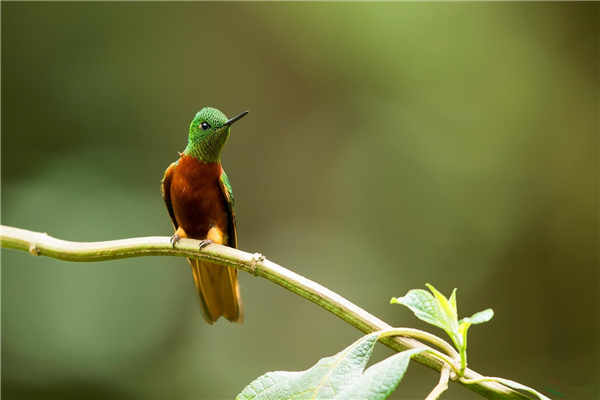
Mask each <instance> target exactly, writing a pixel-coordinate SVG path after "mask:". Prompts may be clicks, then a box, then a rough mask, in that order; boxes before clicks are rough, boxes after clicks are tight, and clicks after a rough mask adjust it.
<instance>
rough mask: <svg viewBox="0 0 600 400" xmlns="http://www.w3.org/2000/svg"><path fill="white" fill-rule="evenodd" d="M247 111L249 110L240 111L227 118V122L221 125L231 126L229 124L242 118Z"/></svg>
mask: <svg viewBox="0 0 600 400" xmlns="http://www.w3.org/2000/svg"><path fill="white" fill-rule="evenodd" d="M249 112H250V111H244V112H243V113H241V114H240V115H238V116H237V117H233V118H231V119H229V120H228V121H227V122H225V125H223V126H231V124H233V123H234V122H235V121H237V120H238V119H242V118H244V117H245V116H246V114H248V113H249Z"/></svg>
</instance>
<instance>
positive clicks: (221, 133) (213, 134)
mask: <svg viewBox="0 0 600 400" xmlns="http://www.w3.org/2000/svg"><path fill="white" fill-rule="evenodd" d="M203 123H207V124H208V126H209V128H208V129H206V130H203V129H202V124H203ZM226 123H227V117H226V116H225V114H223V113H222V112H221V111H219V110H217V109H214V108H210V107H206V108H203V109H202V110H200V111H199V112H198V114H196V117H195V118H194V120H193V121H192V123H191V124H190V134H189V137H188V145H187V147H186V148H185V150H184V151H183V154H185V155H187V156H192V157H195V158H197V159H198V160H200V161H202V162H205V163H207V162H220V160H221V150H223V147H224V146H225V143H227V139H228V138H229V132H230V130H231V128H230V126H229V125H225V124H226ZM205 126H206V125H205Z"/></svg>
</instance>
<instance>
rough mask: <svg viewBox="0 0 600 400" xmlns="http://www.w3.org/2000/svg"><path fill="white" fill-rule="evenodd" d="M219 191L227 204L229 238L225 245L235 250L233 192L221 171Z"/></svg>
mask: <svg viewBox="0 0 600 400" xmlns="http://www.w3.org/2000/svg"><path fill="white" fill-rule="evenodd" d="M221 191H222V192H223V196H224V197H225V200H226V202H227V222H228V223H227V226H228V228H227V230H228V232H227V236H229V242H228V243H227V245H228V246H229V247H233V248H234V249H237V228H236V225H235V207H234V204H233V190H232V189H231V184H230V183H229V178H227V174H226V173H225V171H223V169H221Z"/></svg>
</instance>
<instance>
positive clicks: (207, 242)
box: [198, 239, 213, 250]
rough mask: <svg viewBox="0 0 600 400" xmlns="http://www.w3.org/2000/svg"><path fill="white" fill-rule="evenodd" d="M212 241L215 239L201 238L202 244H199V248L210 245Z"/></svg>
mask: <svg viewBox="0 0 600 400" xmlns="http://www.w3.org/2000/svg"><path fill="white" fill-rule="evenodd" d="M211 243H213V241H212V240H210V239H204V240H201V241H200V244H199V245H198V250H202V249H203V248H204V247H206V246H208V245H209V244H211Z"/></svg>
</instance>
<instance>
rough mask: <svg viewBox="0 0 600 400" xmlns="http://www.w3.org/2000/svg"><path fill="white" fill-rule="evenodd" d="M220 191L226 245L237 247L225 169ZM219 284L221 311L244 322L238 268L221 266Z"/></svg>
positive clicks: (231, 203) (230, 194)
mask: <svg viewBox="0 0 600 400" xmlns="http://www.w3.org/2000/svg"><path fill="white" fill-rule="evenodd" d="M220 183H221V191H222V192H223V197H224V198H225V201H226V203H227V236H228V237H229V239H228V241H227V246H229V247H233V248H234V249H237V230H236V226H235V208H234V205H233V190H232V189H231V184H230V183H229V179H228V178H227V174H225V171H223V169H221V182H220ZM219 286H220V289H221V306H222V310H221V313H222V314H223V315H224V316H225V318H227V319H228V320H230V321H231V322H237V323H238V324H241V323H243V322H244V304H243V303H242V297H241V294H240V287H239V284H238V270H237V269H235V268H231V267H222V268H221V271H220V279H219Z"/></svg>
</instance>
